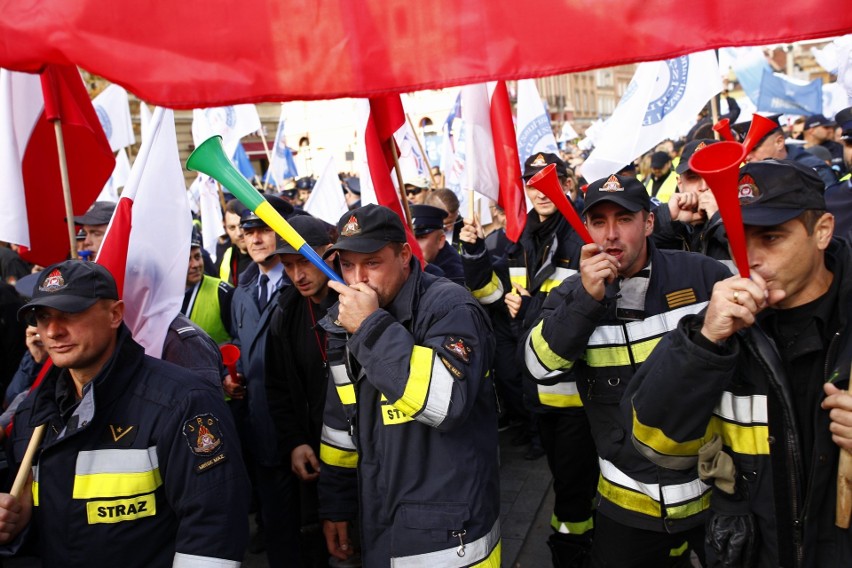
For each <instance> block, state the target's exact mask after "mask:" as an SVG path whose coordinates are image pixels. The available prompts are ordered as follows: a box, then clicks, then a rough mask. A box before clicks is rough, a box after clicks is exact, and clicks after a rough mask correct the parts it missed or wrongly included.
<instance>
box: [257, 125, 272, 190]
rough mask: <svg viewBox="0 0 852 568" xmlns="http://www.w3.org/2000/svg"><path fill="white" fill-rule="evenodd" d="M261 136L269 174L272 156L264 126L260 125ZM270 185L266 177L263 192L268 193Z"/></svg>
mask: <svg viewBox="0 0 852 568" xmlns="http://www.w3.org/2000/svg"><path fill="white" fill-rule="evenodd" d="M258 133H259V134H260V140H261V142H263V151H264V152H265V153H266V163H267V166H266V171H267V172H268V171H269V170H270V169H272V154H271V153H270V152H269V146H268V145H267V144H266V134H264V133H263V124H261V125H260V130H258ZM268 185H269V176H268V175H267V176H264V179H263V191H266V187H267V186H268Z"/></svg>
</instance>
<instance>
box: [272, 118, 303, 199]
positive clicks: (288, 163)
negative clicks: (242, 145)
mask: <svg viewBox="0 0 852 568" xmlns="http://www.w3.org/2000/svg"><path fill="white" fill-rule="evenodd" d="M296 177H299V172H298V170H297V169H296V162H295V161H294V160H293V151H292V150H291V149H290V148H289V147H288V146H287V137H286V136H285V135H284V105H281V118H279V119H278V130H277V131H276V132H275V142H274V143H273V144H272V163H271V164H269V169H267V170H266V183H269V184H272V185H275V186H276V187H280V186H281V185H282V184H283V183H284V180H287V179H291V178H296Z"/></svg>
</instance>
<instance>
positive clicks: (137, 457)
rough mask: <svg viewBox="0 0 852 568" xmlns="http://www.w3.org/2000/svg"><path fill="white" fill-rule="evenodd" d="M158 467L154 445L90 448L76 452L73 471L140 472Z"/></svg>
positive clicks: (80, 473)
mask: <svg viewBox="0 0 852 568" xmlns="http://www.w3.org/2000/svg"><path fill="white" fill-rule="evenodd" d="M158 467H159V460H158V459H157V447H156V446H151V447H150V448H148V449H147V450H121V449H112V450H91V451H85V452H79V453H78V454H77V466H76V468H75V473H76V474H77V475H92V474H96V473H142V472H146V471H152V470H154V469H157V468H158Z"/></svg>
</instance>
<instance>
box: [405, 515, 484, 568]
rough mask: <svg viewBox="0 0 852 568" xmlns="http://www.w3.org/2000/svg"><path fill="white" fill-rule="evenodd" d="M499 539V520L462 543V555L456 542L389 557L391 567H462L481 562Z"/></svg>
mask: <svg viewBox="0 0 852 568" xmlns="http://www.w3.org/2000/svg"><path fill="white" fill-rule="evenodd" d="M499 541H500V520H499V519H498V520H497V521H495V522H494V526H493V527H491V530H490V531H488V534H487V535H485V536H483V537H481V538H478V539H476V540H474V541H471V542H465V543H464V556H459V555H458V549H459V547H458V544H456V545H455V546H453V547H452V548H447V549H445V550H437V551H435V552H427V553H426V554H416V555H414V556H399V557H397V558H391V563H390V565H391V568H438V567H440V568H463V567H465V566H471V565H473V564H476V563H477V562H482V561H483V560H485V559H486V558H488V555H489V554H491V552H492V551H493V550H494V547H495V546H497V543H498V542H499Z"/></svg>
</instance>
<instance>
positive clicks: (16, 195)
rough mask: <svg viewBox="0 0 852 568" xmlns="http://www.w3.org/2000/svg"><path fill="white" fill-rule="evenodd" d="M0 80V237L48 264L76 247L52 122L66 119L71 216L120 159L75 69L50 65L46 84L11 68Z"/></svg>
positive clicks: (82, 210)
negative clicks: (1, 206) (1, 207)
mask: <svg viewBox="0 0 852 568" xmlns="http://www.w3.org/2000/svg"><path fill="white" fill-rule="evenodd" d="M0 83H2V85H0V122H2V125H1V126H0V153H2V156H0V163H2V164H3V168H2V169H3V170H4V171H2V172H0V176H2V181H3V185H2V187H0V195H2V196H3V197H4V210H3V211H2V212H0V220H2V223H0V225H2V227H0V240H5V241H8V242H13V243H16V244H20V245H23V247H24V248H22V252H21V256H23V257H24V258H25V259H26V260H28V261H30V262H33V263H35V264H40V265H42V266H47V265H49V264H52V263H54V262H59V261H61V260H63V259H64V258H66V257H67V256H68V254H69V252H70V246H71V243H69V242H68V228H67V225H66V222H65V217H66V215H65V200H64V198H63V191H62V179H61V176H60V171H59V154H58V149H57V145H56V133H55V130H54V126H53V122H51V120H53V119H58V120H60V122H61V123H62V134H63V138H64V142H65V143H64V148H65V153H66V158H67V163H68V178H69V184H70V186H71V201H72V209H73V212H74V215H82V214H83V213H85V212H86V210H87V209H88V208H89V206H90V205H91V204H92V203H93V202H94V201H95V199H96V198H97V196H98V194H99V193H100V192H101V190H102V189H103V187H104V184H105V183H106V181H107V180H108V179H109V177H110V175H111V174H112V171H113V168H114V167H115V158H114V157H113V153H112V149H111V148H110V146H109V141H108V140H107V138H106V135H105V134H104V131H103V128H102V127H101V124H100V122H99V121H98V117H97V114H95V110H94V108H93V107H92V103H91V101H90V100H89V95H88V93H87V92H86V88H85V86H84V85H83V81H82V79H81V77H80V73H79V72H78V71H77V69H76V68H74V67H70V66H56V65H48V66H47V67H46V68H45V69H44V71H43V72H42V74H41V88H38V87H37V85H36V83H37V79H36V78H35V77H34V76H28V75H23V74H19V73H10V72H8V71H3V72H2V73H0Z"/></svg>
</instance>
